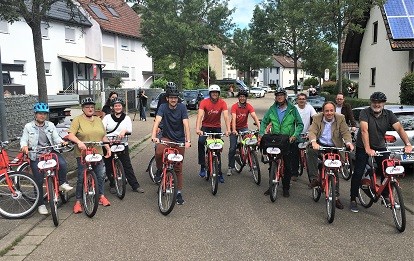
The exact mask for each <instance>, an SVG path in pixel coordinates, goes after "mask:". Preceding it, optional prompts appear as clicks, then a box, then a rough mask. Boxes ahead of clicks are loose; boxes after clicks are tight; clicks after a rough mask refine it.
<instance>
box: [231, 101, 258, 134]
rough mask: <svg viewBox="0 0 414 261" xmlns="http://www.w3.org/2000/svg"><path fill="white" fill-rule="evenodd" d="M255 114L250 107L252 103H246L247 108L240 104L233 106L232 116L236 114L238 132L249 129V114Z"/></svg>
mask: <svg viewBox="0 0 414 261" xmlns="http://www.w3.org/2000/svg"><path fill="white" fill-rule="evenodd" d="M252 112H254V109H253V107H252V106H251V105H250V103H247V102H246V106H243V107H241V106H239V103H238V102H237V103H235V104H233V106H231V114H233V113H235V114H236V130H238V129H242V128H247V127H248V125H247V119H248V116H249V113H252Z"/></svg>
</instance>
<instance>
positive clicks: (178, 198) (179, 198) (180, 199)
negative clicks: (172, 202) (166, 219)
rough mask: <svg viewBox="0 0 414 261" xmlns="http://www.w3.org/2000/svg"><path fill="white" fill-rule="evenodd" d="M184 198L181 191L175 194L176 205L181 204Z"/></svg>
mask: <svg viewBox="0 0 414 261" xmlns="http://www.w3.org/2000/svg"><path fill="white" fill-rule="evenodd" d="M184 202H185V200H184V199H183V196H182V195H181V193H178V194H177V205H182V204H184Z"/></svg>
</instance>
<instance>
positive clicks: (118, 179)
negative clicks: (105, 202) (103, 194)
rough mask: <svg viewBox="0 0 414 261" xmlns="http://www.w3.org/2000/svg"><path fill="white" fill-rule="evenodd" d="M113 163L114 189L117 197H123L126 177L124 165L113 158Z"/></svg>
mask: <svg viewBox="0 0 414 261" xmlns="http://www.w3.org/2000/svg"><path fill="white" fill-rule="evenodd" d="M114 164H115V171H114V181H115V189H116V196H117V197H118V198H119V199H123V198H124V197H125V192H126V177H125V171H124V166H123V165H122V162H121V161H120V160H119V159H115V160H114Z"/></svg>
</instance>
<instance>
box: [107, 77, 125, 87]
mask: <svg viewBox="0 0 414 261" xmlns="http://www.w3.org/2000/svg"><path fill="white" fill-rule="evenodd" d="M123 83H124V80H122V78H121V77H119V76H118V77H114V78H109V79H108V87H109V88H112V89H119V88H121V87H122V84H123Z"/></svg>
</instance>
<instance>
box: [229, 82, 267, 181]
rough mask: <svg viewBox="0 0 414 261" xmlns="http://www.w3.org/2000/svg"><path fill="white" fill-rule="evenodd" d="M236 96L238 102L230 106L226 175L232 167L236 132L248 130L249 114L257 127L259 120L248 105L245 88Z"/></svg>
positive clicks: (247, 95) (230, 171)
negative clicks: (230, 131)
mask: <svg viewBox="0 0 414 261" xmlns="http://www.w3.org/2000/svg"><path fill="white" fill-rule="evenodd" d="M237 97H238V98H239V102H237V103H235V104H233V106H231V128H232V134H231V135H230V149H229V169H228V170H227V176H231V174H232V171H233V169H234V164H235V159H234V155H235V154H236V147H237V134H238V132H243V131H247V130H249V126H248V124H247V119H248V116H249V114H250V115H251V117H252V118H253V120H254V122H255V123H256V125H257V127H258V128H259V127H260V122H259V119H258V118H257V116H256V113H255V112H254V108H253V107H252V105H250V103H247V97H249V93H248V92H247V90H240V91H239V92H238V94H237Z"/></svg>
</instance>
